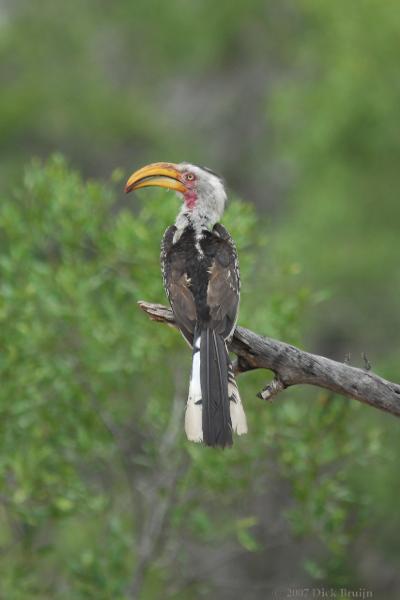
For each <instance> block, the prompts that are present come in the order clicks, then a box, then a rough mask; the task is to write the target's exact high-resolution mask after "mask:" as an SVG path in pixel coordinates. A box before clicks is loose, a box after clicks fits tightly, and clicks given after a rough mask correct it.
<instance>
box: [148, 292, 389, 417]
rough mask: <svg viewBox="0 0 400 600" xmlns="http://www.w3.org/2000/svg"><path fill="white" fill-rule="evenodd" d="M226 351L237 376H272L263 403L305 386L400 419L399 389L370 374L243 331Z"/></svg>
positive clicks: (155, 310) (160, 316) (161, 315)
mask: <svg viewBox="0 0 400 600" xmlns="http://www.w3.org/2000/svg"><path fill="white" fill-rule="evenodd" d="M139 306H140V308H141V309H142V310H143V311H144V312H145V313H146V314H147V315H148V316H149V317H150V318H151V319H152V320H154V321H159V322H162V323H167V324H169V325H171V326H173V327H176V324H175V321H174V316H173V314H172V311H171V309H170V308H167V307H166V306H163V305H162V304H151V303H149V302H139ZM229 349H230V350H231V351H232V352H234V353H235V354H236V355H237V357H238V358H237V361H236V364H235V370H236V372H237V373H243V372H245V371H249V370H251V369H269V370H270V371H273V372H274V374H275V378H274V379H273V381H272V382H270V383H269V384H268V385H267V386H266V388H265V389H264V390H262V391H261V392H260V394H259V396H260V397H261V398H263V399H264V400H270V399H272V397H273V396H275V395H276V394H277V393H279V392H280V391H281V390H283V389H285V388H287V387H290V386H292V385H297V384H304V383H305V384H310V385H314V386H317V387H320V388H325V389H327V390H331V391H333V392H336V393H338V394H341V395H342V396H347V397H348V398H354V399H355V400H359V401H360V402H363V403H364V404H369V405H370V406H374V407H375V408H379V409H380V410H383V411H386V412H388V413H390V414H392V415H396V416H397V417H400V385H399V384H397V383H393V382H391V381H387V380H386V379H383V378H382V377H379V376H378V375H376V374H375V373H373V372H372V371H370V370H367V369H359V368H356V367H352V366H350V365H349V364H347V363H341V362H337V361H335V360H332V359H330V358H326V357H324V356H318V355H317V354H310V353H309V352H304V351H303V350H300V349H299V348H296V347H295V346H292V345H290V344H286V343H285V342H281V341H279V340H275V339H272V338H268V337H264V336H261V335H259V334H257V333H254V332H253V331H250V330H249V329H245V328H244V327H237V328H236V330H235V333H234V336H233V339H232V341H231V343H230V348H229Z"/></svg>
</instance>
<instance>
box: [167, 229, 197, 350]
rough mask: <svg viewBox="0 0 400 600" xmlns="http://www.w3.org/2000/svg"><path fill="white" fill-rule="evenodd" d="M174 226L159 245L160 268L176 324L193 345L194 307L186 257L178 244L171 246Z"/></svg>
mask: <svg viewBox="0 0 400 600" xmlns="http://www.w3.org/2000/svg"><path fill="white" fill-rule="evenodd" d="M175 232H176V227H175V225H172V226H171V227H169V228H168V229H167V231H166V232H165V234H164V237H163V240H162V244H161V268H162V274H163V280H164V288H165V291H166V293H167V296H168V300H169V303H170V305H171V308H172V310H173V313H174V316H175V320H176V323H177V325H178V327H179V329H180V330H181V332H182V334H183V336H184V338H185V339H186V340H187V341H188V342H189V344H190V345H191V346H192V345H193V333H194V329H195V326H196V305H195V301H194V298H193V294H192V292H191V289H190V284H191V281H190V278H189V276H188V273H187V269H186V257H185V253H184V251H183V249H182V248H181V247H180V245H179V244H175V245H174V244H173V238H174V234H175Z"/></svg>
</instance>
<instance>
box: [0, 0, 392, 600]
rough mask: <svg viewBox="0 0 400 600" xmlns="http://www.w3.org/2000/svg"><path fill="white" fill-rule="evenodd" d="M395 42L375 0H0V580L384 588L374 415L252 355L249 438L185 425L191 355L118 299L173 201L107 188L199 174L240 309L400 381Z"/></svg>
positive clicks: (98, 588) (383, 436) (388, 424)
mask: <svg viewBox="0 0 400 600" xmlns="http://www.w3.org/2000/svg"><path fill="white" fill-rule="evenodd" d="M399 34H400V9H399V7H398V5H397V3H396V2H394V1H391V0H389V1H387V2H385V3H379V2H378V1H377V0H365V1H363V2H361V3H355V2H351V3H342V2H336V3H329V4H328V3H319V4H318V3H316V2H310V1H309V0H301V1H299V2H297V3H295V4H294V3H291V2H286V1H285V2H282V3H274V2H272V1H271V2H266V1H261V0H252V1H251V2H235V3H230V2H227V1H225V0H222V1H221V2H219V3H211V2H209V1H207V0H204V1H202V2H192V3H187V2H186V3H185V2H182V1H179V0H173V1H172V2H168V3H161V2H156V1H154V0H151V1H150V2H149V1H144V0H138V1H136V2H134V3H132V2H128V1H127V0H118V1H116V2H114V3H105V2H103V3H102V2H100V3H98V2H93V1H92V0H89V1H88V2H85V3H80V2H76V0H73V1H72V2H69V3H67V4H65V3H64V4H61V3H57V2H56V3H54V2H50V1H49V0H43V2H42V3H41V4H40V7H39V8H38V6H35V5H33V4H32V3H28V2H25V1H24V0H16V1H14V2H13V3H7V2H3V3H0V81H1V84H2V94H1V95H0V132H1V135H0V152H1V161H0V178H1V182H2V185H1V190H0V348H1V353H0V382H1V386H0V597H1V598H5V599H6V600H22V599H25V598H37V599H38V600H39V599H40V600H42V599H45V600H46V599H49V600H50V599H53V598H55V599H68V600H70V599H75V598H76V599H77V600H81V599H82V600H83V599H89V598H90V599H91V598H93V599H94V598H95V599H96V600H102V599H104V600H106V599H111V598H112V599H113V600H114V599H121V600H122V599H125V598H143V599H146V600H147V599H150V600H151V599H153V598H154V599H158V598H174V599H176V600H178V599H179V600H180V599H182V600H183V599H188V600H191V599H192V598H203V597H207V598H208V597H214V596H216V595H217V594H218V596H219V597H221V598H246V599H247V598H248V599H250V600H252V599H258V598H269V597H276V594H277V593H279V594H282V597H285V596H284V595H283V594H287V593H289V591H288V590H290V589H293V588H295V587H296V586H297V587H298V588H299V589H300V588H301V589H303V588H310V589H311V588H312V587H314V588H315V589H317V588H323V587H325V588H326V589H330V588H332V589H336V590H340V589H343V588H346V589H347V590H352V589H353V590H357V589H360V588H364V589H367V590H371V591H373V594H374V596H373V597H374V598H382V599H383V598H385V599H388V600H391V599H393V600H394V599H396V598H398V596H399V593H400V579H399V574H398V573H399V572H400V569H399V562H400V561H399V558H400V548H399V544H398V528H399V525H400V511H399V508H398V496H399V491H400V490H399V487H400V477H399V473H398V467H397V464H396V454H397V451H398V449H399V441H398V424H397V422H396V420H395V418H394V417H390V416H387V415H382V414H380V413H378V412H377V411H374V410H372V409H369V408H367V407H364V406H361V405H358V404H357V403H356V402H354V401H348V400H345V399H343V398H338V397H333V396H331V395H328V394H325V393H323V392H322V391H317V390H310V389H306V390H291V391H288V392H285V394H284V395H282V396H281V397H279V398H278V399H277V400H276V402H275V403H274V404H272V405H268V406H263V405H262V404H261V403H260V401H259V400H257V399H256V397H255V394H256V392H257V391H258V390H259V389H261V388H262V386H263V385H264V384H265V381H266V377H267V376H268V374H266V373H248V374H246V375H243V376H242V377H241V378H240V382H239V383H240V389H241V393H242V397H243V398H244V401H245V404H246V412H247V413H248V417H249V424H250V434H249V435H248V436H245V437H244V438H243V439H237V440H236V443H235V446H234V448H233V449H232V451H229V452H223V453H218V452H214V451H211V450H209V449H206V448H202V447H198V446H196V445H193V444H189V443H188V442H187V441H186V440H185V438H184V433H183V426H182V423H183V416H182V408H183V405H184V400H185V395H186V393H187V389H186V388H187V379H188V373H189V369H190V352H189V350H188V348H187V347H186V346H185V344H184V342H183V341H182V339H181V338H180V337H179V336H178V335H177V333H176V332H175V331H172V330H170V329H168V328H166V327H163V326H161V325H155V324H154V323H151V322H150V321H148V319H147V318H145V317H144V315H143V314H142V313H141V312H140V311H139V310H138V309H137V305H136V303H137V301H138V300H140V299H147V300H152V301H155V302H164V301H165V298H164V294H163V292H162V285H161V278H160V273H159V264H158V254H159V240H160V239H161V236H162V234H163V231H164V229H165V228H166V227H167V225H169V224H170V223H171V222H172V221H173V219H174V216H175V213H176V211H177V209H178V206H179V202H178V200H177V199H175V198H174V197H173V196H167V195H166V194H165V193H163V192H160V193H155V192H153V191H151V192H147V193H146V192H143V193H142V194H137V195H136V197H135V198H131V197H128V198H126V197H124V196H123V194H122V188H123V183H124V180H125V177H126V176H127V175H128V174H129V173H130V171H131V170H133V169H134V168H135V167H137V166H140V165H141V164H144V163H145V162H146V161H155V160H177V161H179V160H190V161H192V162H199V163H200V164H208V165H209V166H211V167H213V168H215V169H217V170H219V171H221V172H222V173H223V174H224V175H225V176H226V178H227V180H228V182H229V185H230V187H231V189H234V190H236V193H237V195H238V196H240V197H242V198H243V199H244V200H239V199H238V198H235V197H234V194H233V192H231V194H230V197H231V202H230V204H229V207H228V210H227V212H226V215H225V217H224V223H225V225H226V226H227V227H228V229H229V230H230V231H231V233H232V235H233V236H234V238H235V240H236V243H237V246H238V249H239V254H240V262H241V272H242V279H243V294H242V300H241V315H240V322H241V324H243V325H245V326H248V327H250V328H252V329H254V330H256V331H259V332H261V333H265V334H267V335H271V336H274V337H279V338H281V339H284V340H286V341H289V342H291V343H296V344H300V345H306V346H307V348H310V349H313V350H315V351H320V352H323V353H325V354H327V355H330V356H332V357H334V358H336V359H338V360H342V359H343V358H344V356H345V354H346V353H348V352H351V354H352V360H354V362H355V363H358V364H360V362H361V359H358V356H359V355H360V353H361V352H362V351H366V352H367V354H368V357H369V358H370V360H371V361H372V364H373V368H374V369H375V370H377V371H379V372H380V373H381V374H383V375H385V376H387V377H389V378H393V379H398V378H399V374H398V362H399V357H400V352H399V303H398V298H399V292H400V289H399V288H400V271H399V264H398V263H399V260H398V259H399V241H398V237H399V236H398V223H399V219H400V208H399V203H398V192H397V190H398V188H399V170H398V168H397V162H398V156H399V154H400V142H399V136H398V133H397V129H396V123H397V120H398V111H399V106H400V88H399V85H398V74H397V71H398V65H397V62H398V61H397V56H398V50H399V44H400V42H399V40H400V37H399ZM60 153H61V154H60ZM62 155H64V156H66V158H63V157H62ZM32 157H34V158H32ZM245 200H247V201H251V203H250V202H245ZM346 594H347V596H348V597H351V594H350V591H348V592H344V593H342V596H341V597H346Z"/></svg>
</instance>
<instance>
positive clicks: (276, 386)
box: [257, 377, 287, 402]
mask: <svg viewBox="0 0 400 600" xmlns="http://www.w3.org/2000/svg"><path fill="white" fill-rule="evenodd" d="M286 387H287V386H286V385H285V384H284V383H283V381H281V379H279V377H275V378H274V379H273V380H272V381H271V382H270V383H269V384H268V385H267V386H266V387H265V388H264V389H263V390H261V392H258V394H257V397H258V398H261V400H269V401H270V402H271V401H272V400H273V398H274V396H276V395H277V394H279V392H281V391H282V390H284V389H285V388H286Z"/></svg>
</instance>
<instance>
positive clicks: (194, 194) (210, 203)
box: [125, 163, 247, 447]
mask: <svg viewBox="0 0 400 600" xmlns="http://www.w3.org/2000/svg"><path fill="white" fill-rule="evenodd" d="M148 186H159V187H164V188H167V189H170V190H175V191H176V192H177V193H178V195H179V196H181V197H182V198H183V206H182V208H181V210H180V212H179V213H178V216H177V219H176V221H175V225H172V226H171V227H169V228H168V229H167V231H166V232H165V234H164V237H163V240H162V245H161V265H162V273H163V279H164V287H165V290H166V293H167V295H168V299H169V302H170V304H171V308H172V311H173V313H174V317H175V321H176V324H177V325H178V327H179V329H180V331H181V332H182V334H183V336H184V338H185V339H186V340H187V342H188V343H189V344H190V346H191V347H192V348H193V364H192V373H191V379H190V387H189V397H188V401H187V406H186V416H185V430H186V435H187V437H188V439H189V440H192V441H194V442H201V441H203V442H204V443H205V444H206V445H208V446H221V447H225V446H230V445H232V431H234V432H236V433H238V434H239V435H241V434H243V433H246V432H247V424H246V416H245V414H244V411H243V406H242V403H241V400H240V396H239V391H238V388H237V385H236V381H235V377H234V374H233V369H232V364H231V361H230V359H229V355H228V350H227V347H226V343H227V342H228V341H229V340H230V338H231V336H232V335H233V332H234V329H235V324H236V320H237V315H238V308H239V295H240V277H239V267H238V260H237V253H236V248H235V245H234V243H233V241H232V238H231V236H230V235H229V233H228V232H227V230H226V229H225V227H223V225H221V224H220V223H218V221H219V219H220V218H221V217H222V214H223V212H224V207H225V202H226V191H225V187H224V183H223V181H222V179H221V178H220V177H219V176H218V175H217V174H216V173H214V172H213V171H211V170H210V169H207V168H205V167H198V166H195V165H191V164H189V163H180V164H172V163H154V164H151V165H148V166H145V167H143V168H141V169H139V170H138V171H135V173H133V174H132V175H131V177H130V178H129V180H128V182H127V184H126V188H125V189H126V192H130V191H132V190H137V189H139V188H144V187H148Z"/></svg>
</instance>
